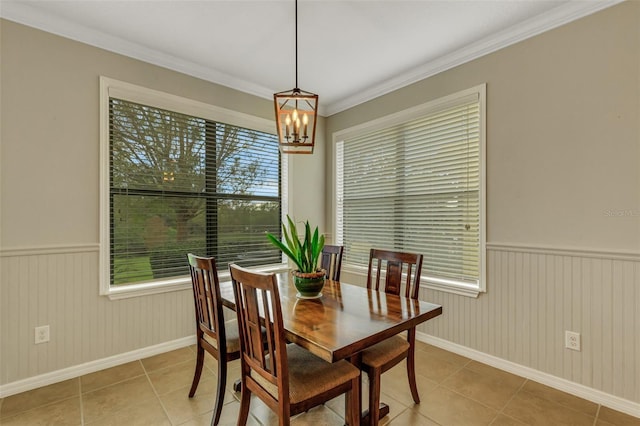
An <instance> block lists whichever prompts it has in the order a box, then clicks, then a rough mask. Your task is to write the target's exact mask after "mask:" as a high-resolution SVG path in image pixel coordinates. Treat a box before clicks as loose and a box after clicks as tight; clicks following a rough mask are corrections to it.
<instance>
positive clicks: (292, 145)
mask: <svg viewBox="0 0 640 426" xmlns="http://www.w3.org/2000/svg"><path fill="white" fill-rule="evenodd" d="M295 28H296V33H295V40H296V52H295V54H296V85H295V88H293V89H291V90H287V91H284V92H278V93H275V94H274V95H273V104H274V107H275V112H276V125H277V127H278V145H279V147H280V152H282V153H283V154H313V147H314V146H315V139H316V122H317V118H318V95H316V94H314V93H311V92H305V91H304V90H300V88H298V0H295Z"/></svg>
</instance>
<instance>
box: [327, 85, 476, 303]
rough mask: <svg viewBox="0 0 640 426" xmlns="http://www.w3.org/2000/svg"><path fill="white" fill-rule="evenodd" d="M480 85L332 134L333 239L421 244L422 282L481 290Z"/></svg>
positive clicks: (358, 255) (349, 251)
mask: <svg viewBox="0 0 640 426" xmlns="http://www.w3.org/2000/svg"><path fill="white" fill-rule="evenodd" d="M484 104H485V86H484V85H482V86H478V87H476V88H473V89H470V90H467V91H464V92H461V93H458V94H455V95H452V96H449V97H446V98H444V99H439V100H437V101H434V102H430V103H428V104H425V105H421V106H418V107H416V108H412V109H410V110H407V111H402V112H400V113H397V114H394V115H392V116H388V117H385V118H383V119H380V120H376V121H374V122H371V123H366V124H364V125H361V126H358V127H357V128H353V129H348V130H345V131H343V132H340V133H338V134H336V136H335V137H334V140H336V141H337V142H336V150H335V151H336V171H337V176H336V195H337V200H336V237H337V238H336V239H337V241H338V242H339V243H340V244H344V246H345V254H344V256H345V258H344V263H345V265H350V266H356V267H358V266H360V267H366V266H367V263H368V260H369V249H370V248H372V247H375V248H383V249H391V250H399V251H408V252H416V253H422V254H423V255H424V265H423V280H422V282H423V284H426V285H427V286H428V287H432V288H437V289H444V290H448V291H453V292H456V293H459V294H467V295H474V296H477V294H478V292H480V291H484V279H483V277H484V270H485V268H484V263H485V260H484V241H485V237H484V228H485V226H484V221H485V219H484V217H485V214H484V187H485V183H484V180H485V179H484V132H485V130H484V129H485V123H484V120H485V119H484V116H485V114H484V110H485V106H484Z"/></svg>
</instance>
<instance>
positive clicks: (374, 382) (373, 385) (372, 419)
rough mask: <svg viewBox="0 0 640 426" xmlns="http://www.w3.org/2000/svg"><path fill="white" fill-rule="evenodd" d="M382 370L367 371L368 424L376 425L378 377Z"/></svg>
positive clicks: (378, 394) (378, 410)
mask: <svg viewBox="0 0 640 426" xmlns="http://www.w3.org/2000/svg"><path fill="white" fill-rule="evenodd" d="M381 375H382V372H381V371H380V370H379V369H372V370H371V371H370V372H369V425H370V426H377V425H378V420H379V417H380V379H381V377H380V376H381Z"/></svg>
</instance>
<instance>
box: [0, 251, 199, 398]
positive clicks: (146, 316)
mask: <svg viewBox="0 0 640 426" xmlns="http://www.w3.org/2000/svg"><path fill="white" fill-rule="evenodd" d="M98 292H99V288H98V246H97V245H87V246H65V247H43V248H31V249H20V250H3V251H2V252H1V253H0V360H1V362H0V366H1V367H0V368H1V370H0V386H3V385H7V384H9V383H14V382H20V381H23V380H25V379H29V378H33V377H37V376H41V375H43V374H46V373H52V372H55V371H58V370H64V369H68V368H70V367H73V366H80V365H84V364H86V363H89V362H93V361H97V360H103V359H109V358H110V357H114V356H117V355H121V354H124V353H129V352H132V351H136V350H139V349H143V348H148V347H154V346H155V345H161V344H165V343H167V342H173V341H176V340H179V339H183V338H188V337H190V336H193V334H194V333H195V326H194V316H193V297H192V294H191V290H190V289H189V290H182V291H174V292H170V293H162V294H155V295H150V296H145V297H135V298H129V299H122V300H109V298H108V297H105V296H100V295H99V294H98ZM41 325H49V326H50V328H51V340H50V342H48V343H43V344H39V345H36V344H34V328H35V327H36V326H41ZM3 387H4V386H3Z"/></svg>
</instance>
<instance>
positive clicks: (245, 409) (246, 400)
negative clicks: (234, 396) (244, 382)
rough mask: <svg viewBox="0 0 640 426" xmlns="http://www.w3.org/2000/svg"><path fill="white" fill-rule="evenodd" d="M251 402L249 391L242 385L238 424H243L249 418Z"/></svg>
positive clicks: (242, 425)
mask: <svg viewBox="0 0 640 426" xmlns="http://www.w3.org/2000/svg"><path fill="white" fill-rule="evenodd" d="M250 403H251V391H250V390H249V389H247V387H246V386H242V394H240V411H239V412H238V426H245V425H246V424H247V419H248V418H249V404H250Z"/></svg>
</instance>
